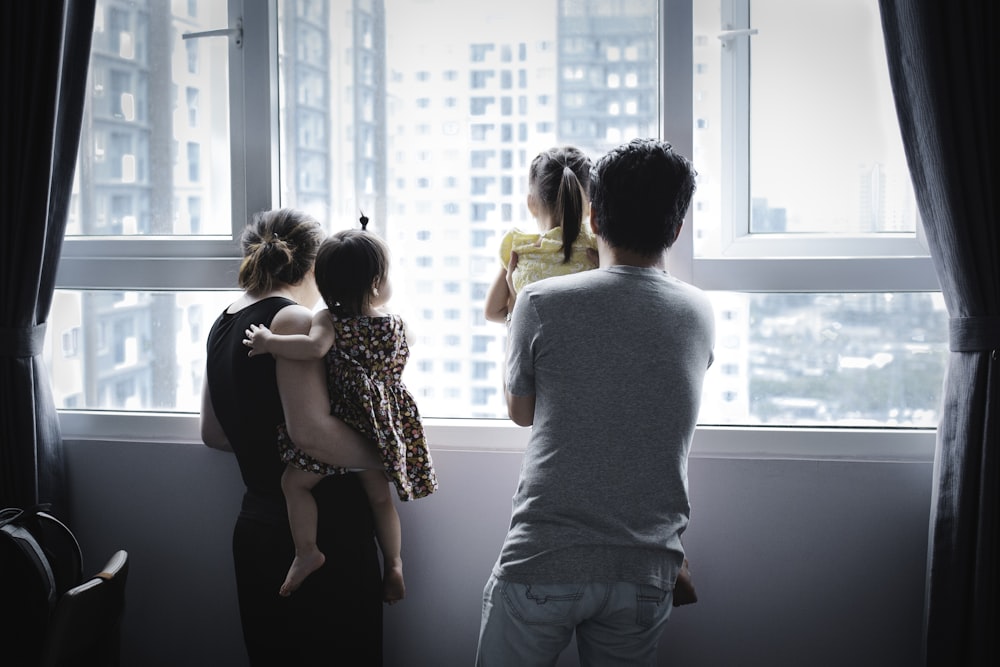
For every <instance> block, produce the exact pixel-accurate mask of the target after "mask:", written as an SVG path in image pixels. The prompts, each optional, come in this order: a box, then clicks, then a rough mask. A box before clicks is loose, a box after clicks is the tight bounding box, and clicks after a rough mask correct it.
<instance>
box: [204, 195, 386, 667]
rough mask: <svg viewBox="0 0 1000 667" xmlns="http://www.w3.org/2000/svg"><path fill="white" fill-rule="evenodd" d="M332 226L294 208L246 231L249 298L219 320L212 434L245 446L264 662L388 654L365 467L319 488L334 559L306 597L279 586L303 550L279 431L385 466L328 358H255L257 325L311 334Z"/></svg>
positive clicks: (255, 633)
mask: <svg viewBox="0 0 1000 667" xmlns="http://www.w3.org/2000/svg"><path fill="white" fill-rule="evenodd" d="M323 238H324V233H323V229H322V227H321V226H320V225H319V223H318V222H316V221H315V220H314V219H312V218H311V217H309V216H308V215H306V214H304V213H302V212H300V211H295V210H291V209H282V210H278V211H267V212H263V213H259V214H257V215H255V216H254V218H253V220H252V221H251V222H250V224H249V225H247V227H246V229H245V230H244V232H243V236H242V239H241V245H242V249H243V262H242V264H241V265H240V271H239V285H240V287H241V288H242V289H243V290H244V292H243V294H242V296H240V298H238V299H237V300H236V301H235V302H234V303H233V304H232V305H230V306H229V307H228V308H227V309H226V310H225V311H224V312H223V313H222V314H221V315H220V316H219V318H218V319H217V320H216V322H215V324H213V326H212V329H211V331H210V332H209V336H208V360H207V363H206V372H205V385H204V390H203V392H202V412H201V415H202V420H201V431H202V439H203V440H204V442H205V444H206V445H208V446H210V447H215V448H218V449H225V450H230V451H233V452H235V453H236V460H237V462H238V463H239V466H240V472H241V474H242V476H243V481H244V484H246V493H245V494H244V496H243V506H242V509H241V511H240V514H239V517H238V518H237V520H236V526H235V528H234V530H233V560H234V562H235V567H236V586H237V593H238V596H239V606H240V619H241V621H242V625H243V637H244V642H245V644H246V647H247V653H248V654H249V656H250V662H251V664H252V665H313V664H329V663H330V661H331V659H332V658H334V657H335V656H334V655H332V653H331V651H335V650H338V649H336V648H334V647H340V649H343V648H344V647H347V646H349V647H350V648H351V652H352V654H353V655H357V656H359V658H358V659H357V660H356V661H355V663H354V664H364V665H379V664H381V660H382V594H381V577H380V572H379V561H378V558H377V552H376V546H375V538H374V523H373V519H372V514H371V510H370V509H369V505H368V500H367V496H366V495H365V491H364V489H363V488H362V486H361V484H360V483H359V481H358V479H357V477H356V475H354V474H345V475H332V476H328V477H325V478H324V479H323V480H322V481H321V482H319V483H318V484H317V485H316V486H315V488H314V490H313V495H314V496H315V498H316V502H317V504H318V506H319V526H318V532H317V535H318V540H317V541H318V543H319V545H320V548H321V549H322V550H323V551H324V552H325V553H326V554H327V555H328V557H327V561H326V564H325V565H324V566H323V567H322V568H320V570H318V571H316V572H315V573H313V574H312V575H311V576H310V577H309V578H308V579H307V580H306V581H305V583H303V585H302V587H301V588H300V589H299V590H298V591H297V592H296V594H295V595H293V596H290V597H287V598H286V597H280V596H279V595H278V589H279V587H280V586H281V583H282V581H283V580H284V577H285V572H286V570H287V569H288V564H289V563H290V562H292V559H293V557H294V547H293V545H292V538H291V533H290V531H289V527H288V519H287V514H286V510H285V501H284V497H283V495H282V491H281V475H282V472H283V471H284V469H285V465H284V463H282V461H281V459H280V458H279V454H278V445H277V433H278V431H277V429H278V426H279V424H282V423H285V424H286V425H287V428H288V434H289V436H290V437H291V439H292V441H293V442H295V444H296V445H297V446H298V447H299V449H301V450H303V451H305V452H307V453H309V454H311V455H314V456H315V457H316V458H318V459H321V460H324V461H326V462H327V463H331V464H334V465H342V466H345V467H351V468H380V467H381V465H382V464H381V461H380V460H379V458H378V454H377V452H376V450H375V448H374V446H373V445H372V444H371V443H369V442H368V441H367V440H365V439H364V438H363V437H361V436H360V435H359V434H358V433H357V432H356V431H354V430H353V429H351V428H350V427H348V426H347V425H346V424H344V423H343V422H341V421H340V420H338V419H336V418H335V417H333V416H331V415H330V414H329V398H328V392H327V388H326V380H325V375H324V373H325V368H324V364H323V360H322V359H315V360H309V361H293V360H286V359H276V358H275V357H272V356H270V355H260V356H254V357H249V356H248V355H247V348H246V347H245V346H244V345H243V337H244V332H245V331H246V330H247V329H248V328H249V327H250V325H251V324H260V323H264V324H266V325H267V326H268V327H269V328H270V329H271V330H272V331H275V332H281V333H286V334H299V333H308V331H309V326H310V324H311V322H312V312H311V310H310V309H309V306H312V305H313V304H314V303H316V302H317V300H318V298H319V292H318V290H317V289H316V282H315V278H314V276H313V263H314V261H315V259H316V252H317V250H318V248H319V245H320V243H321V242H322V240H323ZM330 438H336V439H337V440H338V441H339V442H341V443H342V444H341V446H340V449H341V450H342V452H343V454H342V458H341V459H340V460H337V461H327V460H326V458H327V457H324V456H323V455H322V453H321V452H322V447H320V446H319V445H320V444H321V443H322V442H323V440H325V439H330Z"/></svg>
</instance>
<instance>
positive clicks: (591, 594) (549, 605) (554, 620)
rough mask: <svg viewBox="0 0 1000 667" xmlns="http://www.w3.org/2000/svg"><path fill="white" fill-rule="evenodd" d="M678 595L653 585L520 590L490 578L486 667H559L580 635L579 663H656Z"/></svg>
mask: <svg viewBox="0 0 1000 667" xmlns="http://www.w3.org/2000/svg"><path fill="white" fill-rule="evenodd" d="M672 603H673V592H672V591H665V590H662V589H660V588H657V587H655V586H649V585H646V584H633V583H629V582H602V583H587V584H518V583H514V582H510V581H505V580H503V579H498V578H497V577H495V576H493V575H490V578H489V581H487V582H486V588H485V589H484V591H483V620H482V625H481V626H480V628H479V648H478V650H477V651H476V665H478V666H479V667H505V666H510V667H534V666H536V665H537V666H539V667H541V666H543V665H546V666H547V665H554V664H555V663H556V660H557V659H558V657H559V654H560V653H561V652H562V650H563V649H564V648H566V646H567V645H568V644H569V642H570V639H571V638H572V636H573V631H574V630H575V631H576V645H577V649H578V651H579V654H580V665H581V666H582V667H587V666H588V665H594V666H600V667H610V666H612V665H623V666H624V665H628V666H629V667H635V666H636V665H655V664H656V646H657V643H658V642H659V639H660V635H661V634H662V633H663V627H664V625H666V622H667V619H668V618H669V617H670V610H671V608H672V607H673V604H672Z"/></svg>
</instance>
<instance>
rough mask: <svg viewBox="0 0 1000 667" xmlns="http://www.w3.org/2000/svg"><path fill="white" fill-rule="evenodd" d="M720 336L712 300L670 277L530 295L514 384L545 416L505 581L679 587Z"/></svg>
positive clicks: (534, 435)
mask: <svg viewBox="0 0 1000 667" xmlns="http://www.w3.org/2000/svg"><path fill="white" fill-rule="evenodd" d="M714 338H715V324H714V318H713V312H712V306H711V303H710V302H709V300H708V299H707V297H706V296H705V295H704V294H703V293H702V292H701V291H700V290H698V289H696V288H695V287H692V286H691V285H688V284H686V283H684V282H681V281H679V280H676V279H675V278H672V277H671V276H670V275H669V274H667V273H666V272H664V271H661V270H658V269H647V268H638V267H632V266H613V267H609V268H604V269H597V270H594V271H585V272H583V273H578V274H573V275H570V276H560V277H557V278H549V279H545V280H541V281H539V282H536V283H533V284H532V285H529V286H528V287H526V288H525V289H524V291H523V292H521V294H519V295H518V299H517V302H516V304H515V306H514V313H513V316H512V319H511V328H510V332H509V336H508V359H507V387H508V390H509V391H510V392H511V393H512V394H514V395H517V396H530V395H532V394H534V395H535V414H534V424H533V426H532V431H531V438H530V440H529V442H528V446H527V450H526V451H525V455H524V462H523V464H522V467H521V475H520V480H519V482H518V486H517V491H516V492H515V494H514V498H513V509H512V513H511V522H510V529H509V531H508V533H507V538H506V540H505V541H504V545H503V548H502V549H501V551H500V557H499V559H498V560H497V563H496V565H495V567H494V573H495V574H496V575H497V576H499V577H502V578H505V579H508V580H511V581H517V582H521V583H579V582H589V581H629V582H634V583H641V584H651V585H654V586H658V587H660V588H662V589H665V590H669V589H671V588H673V584H674V580H675V579H676V576H677V571H678V569H679V567H680V564H681V562H682V560H683V557H684V551H683V547H682V546H681V542H680V535H681V533H683V532H684V529H685V527H686V526H687V523H688V518H689V516H690V504H689V502H688V491H687V457H688V451H689V449H690V446H691V437H692V435H693V433H694V427H695V422H696V420H697V416H698V407H699V405H700V401H701V389H702V382H703V380H704V376H705V371H706V370H707V369H708V367H709V366H710V365H711V363H712V359H713V353H712V348H713V345H714Z"/></svg>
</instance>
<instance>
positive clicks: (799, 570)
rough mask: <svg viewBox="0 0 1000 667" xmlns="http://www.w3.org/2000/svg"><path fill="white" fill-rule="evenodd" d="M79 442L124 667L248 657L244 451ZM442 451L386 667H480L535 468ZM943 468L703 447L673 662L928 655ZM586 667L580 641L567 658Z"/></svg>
mask: <svg viewBox="0 0 1000 667" xmlns="http://www.w3.org/2000/svg"><path fill="white" fill-rule="evenodd" d="M696 444H697V443H696ZM66 452H67V461H68V472H69V477H70V487H71V502H72V512H73V513H72V516H71V517H70V525H71V527H72V528H73V530H74V532H75V533H76V534H77V536H78V538H79V540H80V543H81V546H82V548H83V551H84V566H85V568H86V569H88V570H94V571H96V570H97V569H99V568H100V567H101V566H102V565H103V564H104V561H105V559H106V558H107V557H108V556H110V555H111V553H113V552H114V551H115V550H116V549H119V548H123V549H126V550H128V552H129V554H130V557H131V565H130V573H129V582H128V597H127V605H128V608H127V612H126V619H125V625H124V642H123V655H122V658H123V665H126V666H130V665H142V666H144V667H156V666H159V665H163V666H169V667H174V666H176V665H186V666H192V667H194V666H199V665H206V666H208V665H212V666H213V667H218V666H223V667H224V666H227V665H244V664H245V663H246V659H245V654H244V653H243V648H242V642H241V636H240V631H239V622H238V618H237V609H236V600H235V587H234V584H233V577H232V567H231V562H232V561H231V555H230V550H229V549H230V537H231V529H232V524H233V521H234V519H235V517H236V514H237V511H238V509H239V504H240V497H241V494H242V483H241V480H240V477H239V473H238V470H237V467H236V462H235V459H234V458H233V457H232V455H230V454H226V453H222V452H216V451H213V450H209V449H207V448H205V447H201V446H198V445H192V444H176V443H175V444H169V443H166V444H165V443H149V442H142V443H135V442H97V441H89V440H79V441H73V440H67V442H66ZM433 454H434V460H435V465H436V467H437V470H438V474H439V478H440V481H441V489H440V491H439V492H438V493H436V494H434V495H433V496H431V497H429V498H426V499H422V500H420V501H417V502H414V503H409V504H403V503H401V504H400V514H401V517H402V521H403V546H404V549H403V556H404V562H405V569H406V576H407V599H406V600H405V601H404V602H402V603H400V604H398V605H395V606H393V607H387V608H386V612H385V638H386V641H385V649H386V661H385V662H386V665H389V666H393V665H407V666H412V667H422V666H425V665H426V666H427V667H451V666H452V665H456V666H461V665H471V664H472V661H473V658H474V655H475V646H476V638H477V633H478V628H479V612H480V606H481V593H482V588H483V584H484V583H485V581H486V577H487V575H488V573H489V571H490V568H491V566H492V564H493V561H494V559H495V558H496V555H497V552H498V550H499V546H500V543H501V541H502V539H503V535H504V532H505V529H506V526H507V520H508V518H509V513H510V497H511V494H512V493H513V490H514V486H515V482H516V479H517V472H518V468H519V466H520V461H521V456H520V454H518V453H516V452H470V451H459V450H450V449H449V450H440V451H439V450H434V451H433ZM931 468H932V464H931V463H930V462H929V461H909V462H872V461H867V462H861V461H822V460H753V459H737V458H693V459H692V460H691V463H690V471H689V476H690V485H691V496H692V506H693V515H692V522H691V526H690V528H689V530H688V532H687V533H686V534H685V536H684V544H685V546H686V548H687V551H688V555H689V557H690V560H691V567H692V570H693V573H694V579H695V584H696V586H697V590H698V594H699V597H700V601H699V602H698V603H697V604H695V605H692V606H687V607H681V608H678V609H675V610H674V613H673V616H672V617H671V620H670V622H669V623H668V625H667V630H666V632H665V634H664V637H663V641H662V642H661V647H660V655H661V661H660V662H661V664H663V665H667V664H669V665H671V666H672V667H698V666H705V667H719V666H727V667H729V666H744V665H749V666H756V665H762V666H764V665H766V666H767V667H783V666H788V667H793V666H794V667H800V666H801V665H810V667H824V666H826V665H830V666H833V665H838V666H840V665H852V666H853V667H859V666H865V665H871V666H873V667H875V666H877V667H885V666H887V665H888V666H896V665H900V666H907V665H915V664H917V663H918V661H919V657H920V639H921V618H922V608H923V594H924V572H925V559H926V550H927V527H928V516H929V504H930V489H931ZM575 664H576V661H575V651H574V650H573V649H570V650H569V651H568V652H567V653H566V654H565V655H564V656H563V659H562V660H561V661H560V663H559V665H560V667H567V666H571V665H575Z"/></svg>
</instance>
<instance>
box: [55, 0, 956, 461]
mask: <svg viewBox="0 0 1000 667" xmlns="http://www.w3.org/2000/svg"><path fill="white" fill-rule="evenodd" d="M696 1H697V0H660V9H661V39H660V53H659V57H660V72H661V95H660V105H661V108H660V111H661V136H664V137H666V138H668V139H669V140H670V141H671V142H672V143H673V144H674V146H675V147H676V148H677V149H678V150H679V151H680V152H681V153H683V154H685V155H691V154H692V149H693V145H692V144H693V131H692V124H693V113H692V83H693V81H692V60H693V57H692V30H691V28H692V2H696ZM746 2H747V0H726V1H725V3H724V4H725V5H727V6H728V7H731V8H733V9H734V10H738V9H740V8H741V7H742V6H744V5H745V4H746ZM736 25H740V24H738V23H734V26H736ZM227 27H228V28H234V27H235V28H238V29H239V30H240V31H241V33H240V37H241V38H240V39H236V38H234V37H228V39H229V40H230V49H229V58H230V60H229V63H230V107H231V108H230V128H231V138H230V141H231V147H232V161H231V165H232V176H231V179H232V235H231V236H230V237H221V236H216V237H203V236H200V237H197V238H178V237H156V238H152V237H142V238H120V237H114V238H111V237H87V238H83V237H71V238H67V239H65V241H64V243H63V249H62V257H61V260H60V264H59V269H58V273H57V278H56V287H57V288H58V289H81V290H88V289H98V290H99V289H114V290H169V291H175V290H182V291H183V290H230V289H233V288H234V285H235V279H234V277H235V275H236V274H237V271H238V266H239V261H240V258H239V253H238V248H237V245H236V242H235V239H236V238H238V234H239V232H240V230H241V229H242V227H243V225H244V224H245V221H246V219H247V215H248V212H252V211H257V210H264V209H268V208H272V207H273V206H274V205H275V204H276V203H277V202H278V198H279V197H278V193H279V185H278V184H279V174H278V137H279V133H278V127H277V125H278V94H277V55H276V54H277V1H276V0H229V26H219V28H227ZM216 38H218V37H216ZM259 44H266V45H267V47H266V48H263V49H261V48H255V46H254V45H259ZM668 65H669V66H668ZM248 74H249V75H251V76H248ZM248 79H250V80H252V81H253V85H252V86H248V85H245V81H246V80H248ZM668 91H669V94H666V93H667V92H668ZM738 115H739V114H738V113H737V112H736V106H734V107H733V117H736V116H738ZM733 128H735V125H734V126H733ZM247 137H253V138H254V139H255V140H254V141H252V142H251V141H247ZM260 137H270V141H259V138H260ZM734 157H737V156H734ZM740 159H743V158H742V157H740ZM730 219H732V220H733V221H734V223H733V227H732V232H733V233H732V237H731V238H730V243H729V245H728V246H727V248H726V253H725V256H724V257H722V258H716V259H705V258H696V257H695V256H694V253H693V243H692V234H691V228H692V224H691V216H690V214H689V217H688V220H687V223H686V224H685V226H684V229H683V231H682V234H681V237H680V238H679V239H678V242H677V243H676V244H675V246H674V248H673V249H672V250H671V255H670V259H669V264H670V268H671V272H672V273H674V274H675V275H677V276H678V277H680V278H681V279H684V280H687V281H689V282H691V283H693V284H695V285H698V286H699V287H701V288H703V289H707V290H736V289H738V290H740V291H748V290H749V291H792V289H791V288H790V286H793V285H794V286H795V287H794V291H816V292H823V291H833V292H854V291H914V290H918V291H921V290H937V289H938V286H937V281H936V279H934V278H933V276H934V272H933V269H932V267H931V266H930V260H929V259H928V258H927V257H926V246H925V245H924V244H923V243H922V239H921V238H920V237H919V236H915V237H914V238H908V239H897V240H899V241H900V243H899V244H898V247H896V248H893V249H892V250H891V251H889V250H888V249H885V250H883V249H882V248H880V249H879V254H878V255H877V256H872V255H871V253H870V252H867V253H865V250H864V247H858V246H857V244H858V243H859V242H861V241H863V242H864V243H865V244H869V243H870V241H871V239H867V238H866V239H842V240H841V241H842V243H843V244H846V245H843V246H838V247H841V248H843V249H850V250H851V251H857V253H856V256H852V257H850V258H847V259H844V258H843V257H839V258H838V257H831V256H829V254H830V253H829V252H827V253H826V256H817V255H814V256H807V255H803V254H802V253H803V252H806V251H808V249H809V248H808V246H809V242H808V241H803V240H802V239H794V238H775V237H774V235H769V238H766V239H765V238H759V237H753V236H752V235H750V234H749V233H746V231H745V228H744V227H743V226H742V225H743V224H745V223H739V224H737V223H736V222H735V220H736V216H731V218H730ZM828 241H829V240H828V239H823V241H822V242H823V243H824V244H828ZM852 243H853V244H854V245H852ZM869 249H870V246H869ZM838 252H840V251H838ZM887 262H888V263H889V267H887ZM887 268H888V270H887ZM59 413H60V420H61V426H62V432H63V437H64V438H66V439H67V440H74V439H76V440H80V439H95V440H103V441H129V442H160V443H162V442H167V443H178V444H200V442H201V440H200V435H199V419H198V415H195V414H184V413H134V412H107V411H82V410H60V411H59ZM425 427H426V431H427V435H428V439H429V441H430V443H431V446H432V447H434V448H441V449H455V450H475V451H504V450H507V451H510V450H514V451H520V450H523V449H524V447H525V445H526V443H527V440H528V435H529V433H530V430H529V429H524V428H519V427H516V426H514V425H513V424H512V423H511V422H509V421H507V420H466V419H428V420H425ZM933 451H934V431H933V430H928V429H827V428H761V427H699V428H698V429H697V433H696V436H695V443H694V449H693V450H692V456H695V457H726V458H753V459H773V458H780V459H792V458H805V459H840V460H843V459H850V460H879V461H884V460H894V461H930V460H932V459H933Z"/></svg>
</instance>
